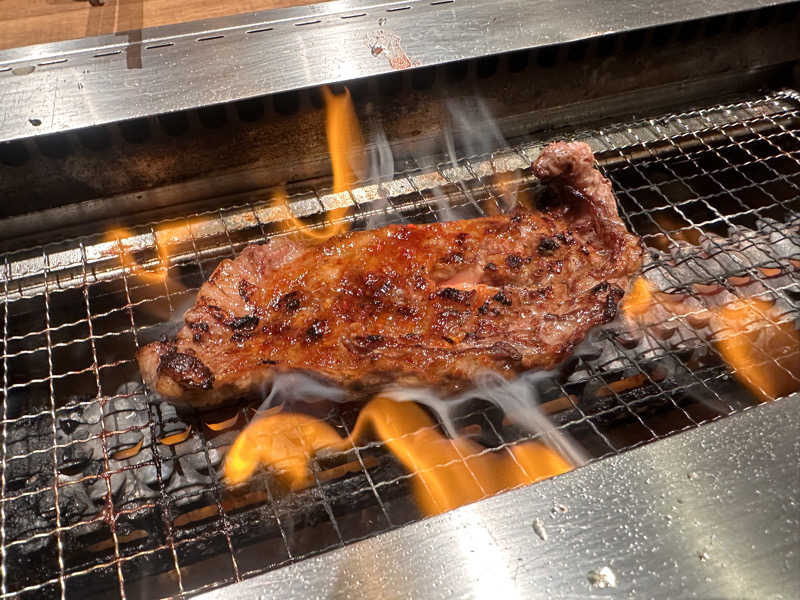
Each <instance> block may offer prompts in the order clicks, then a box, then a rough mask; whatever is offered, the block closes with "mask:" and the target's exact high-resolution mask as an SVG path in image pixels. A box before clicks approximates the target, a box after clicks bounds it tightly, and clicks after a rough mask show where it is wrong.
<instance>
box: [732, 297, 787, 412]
mask: <svg viewBox="0 0 800 600" xmlns="http://www.w3.org/2000/svg"><path fill="white" fill-rule="evenodd" d="M716 316H717V317H718V318H719V320H720V322H721V324H722V327H723V329H724V337H723V338H722V339H721V340H720V341H719V342H718V344H717V347H718V349H719V352H720V354H721V355H722V357H723V358H724V359H725V360H726V361H727V362H728V364H730V365H731V366H732V367H733V368H734V370H735V376H736V378H737V379H738V380H739V381H740V382H741V383H742V384H744V385H745V386H746V387H747V388H748V389H749V390H750V391H751V392H752V393H753V394H754V395H755V396H756V397H758V398H759V399H760V400H761V401H762V402H766V401H769V400H774V399H775V398H779V397H781V396H785V395H788V394H790V393H792V392H794V391H797V390H798V389H800V332H798V331H797V330H796V329H795V328H794V325H793V323H791V322H787V323H780V322H779V321H780V317H779V315H777V314H776V312H775V311H774V310H773V309H771V307H770V305H769V304H768V303H767V302H765V301H763V300H758V299H748V300H739V301H736V302H733V303H731V304H728V305H726V306H724V307H722V308H720V309H719V310H718V311H717V315H716Z"/></svg>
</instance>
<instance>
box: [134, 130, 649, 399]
mask: <svg viewBox="0 0 800 600" xmlns="http://www.w3.org/2000/svg"><path fill="white" fill-rule="evenodd" d="M533 171H534V173H535V174H536V176H537V177H539V178H540V179H541V180H542V181H544V182H546V183H548V184H549V186H548V190H549V195H550V199H549V201H548V202H547V205H548V207H547V208H543V209H541V210H536V211H531V212H524V213H518V214H516V215H514V216H495V217H484V218H478V219H471V220H466V221H454V222H450V223H435V224H430V225H403V226H390V227H385V228H382V229H378V230H374V231H359V232H351V233H347V234H344V235H339V236H336V237H333V238H331V239H329V240H327V241H325V242H323V243H320V244H317V245H308V244H305V243H301V242H297V241H293V240H290V239H288V238H278V239H273V240H271V241H270V242H269V243H267V244H263V245H253V246H249V247H247V248H245V250H244V251H243V252H242V253H241V254H240V255H239V256H238V257H237V258H236V259H235V260H225V261H223V262H222V263H220V265H219V266H218V267H217V269H216V270H215V271H214V273H213V274H212V275H211V277H210V278H209V280H208V281H207V282H206V283H205V284H204V285H203V286H202V287H201V288H200V291H199V293H198V297H197V301H196V303H195V305H194V306H193V307H192V308H191V309H189V311H188V312H187V313H186V315H185V325H184V327H183V328H182V329H181V330H180V331H179V332H178V334H177V337H176V338H175V340H174V341H170V342H161V343H154V344H150V345H148V346H146V347H144V348H143V349H142V350H141V351H140V353H139V357H138V358H139V365H140V368H141V372H142V376H143V378H144V380H145V382H146V383H147V384H148V385H149V386H150V387H151V389H153V390H155V391H156V392H158V394H160V395H161V396H162V397H164V398H166V399H168V400H170V401H172V402H174V403H176V404H183V405H190V406H194V407H208V406H213V405H217V404H219V403H221V402H223V401H226V400H228V399H230V398H232V397H237V396H241V395H244V394H248V393H249V392H251V391H252V390H254V389H259V387H260V386H263V385H265V384H268V383H269V381H270V380H271V378H272V377H273V376H274V374H275V373H276V372H280V371H285V370H290V369H302V370H307V371H310V372H313V373H315V374H317V375H320V376H322V377H325V378H327V379H329V380H331V381H333V382H335V383H338V384H341V385H344V386H346V387H348V388H350V389H353V390H359V389H370V388H373V387H375V386H380V385H383V384H387V383H390V382H394V383H401V384H409V385H432V386H436V387H438V388H440V389H442V390H443V391H455V390H458V389H459V388H461V387H463V386H465V385H468V384H469V383H470V381H471V380H472V378H473V376H474V375H476V374H477V373H479V372H480V371H483V370H492V371H496V372H499V373H501V374H503V375H504V376H506V377H511V376H513V375H514V374H516V373H519V372H522V371H526V370H529V369H534V368H551V367H553V366H555V365H556V364H558V363H559V362H560V361H561V360H563V359H564V358H566V357H567V356H568V355H569V354H570V352H571V351H572V349H573V348H574V347H575V346H576V345H577V344H578V343H580V342H581V341H582V340H583V338H584V337H585V336H586V333H587V332H588V331H589V329H590V328H592V327H593V326H595V325H598V324H601V323H605V322H608V321H610V320H611V319H613V318H614V316H615V314H616V310H617V303H618V302H619V300H620V299H621V298H622V296H623V293H624V290H625V289H626V287H627V284H628V279H629V277H630V276H631V275H632V274H633V273H635V272H636V271H637V270H638V269H639V267H640V265H641V259H642V251H641V247H640V244H639V240H638V238H636V237H635V236H633V235H631V234H630V233H628V232H627V230H626V229H625V227H624V225H623V224H622V222H621V220H620V218H619V215H618V213H617V207H616V201H615V199H614V196H613V194H612V192H611V184H610V183H609V181H608V180H607V179H606V178H605V177H603V176H602V174H600V173H599V172H598V171H597V170H595V169H594V167H593V156H592V152H591V150H590V148H589V147H588V146H587V145H586V144H582V143H557V144H552V145H550V146H548V147H547V148H545V149H544V151H543V152H542V154H541V156H540V157H539V159H538V160H537V161H536V163H535V164H534V165H533ZM261 389H263V387H262V388H261Z"/></svg>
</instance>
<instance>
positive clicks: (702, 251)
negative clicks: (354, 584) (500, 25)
mask: <svg viewBox="0 0 800 600" xmlns="http://www.w3.org/2000/svg"><path fill="white" fill-rule="evenodd" d="M287 98H290V97H288V96H287ZM288 104H289V105H290V104H291V101H289V102H288ZM253 106H257V105H253ZM251 109H252V106H250V105H246V106H245V107H243V110H246V111H249V110H251ZM256 110H257V109H256ZM225 115H226V113H224V112H223V113H218V112H213V111H212V112H210V113H208V117H207V118H209V119H210V121H209V122H210V123H214V122H216V119H218V118H221V117H224V116H225ZM171 126H172V127H175V128H176V131H179V130H180V129H181V128H182V127H183V123H182V121H181V119H176V120H174V121H172V125H171ZM146 131H147V129H146V128H141V129H139V128H131V135H133V136H134V137H135V136H141V135H143V132H146ZM551 135H553V134H547V135H542V134H528V135H522V136H517V137H515V138H513V139H512V140H511V141H510V144H509V146H508V147H507V148H502V149H498V150H497V151H495V152H492V153H491V154H488V155H474V156H466V155H463V154H462V155H460V158H459V160H458V161H457V164H455V165H453V164H452V163H451V162H449V160H447V158H446V157H440V160H439V161H438V162H434V163H432V164H433V166H432V168H430V169H428V170H423V169H419V168H418V167H417V168H414V169H409V170H406V171H403V170H402V169H400V170H399V172H397V173H396V175H395V178H394V180H393V181H391V182H387V183H386V184H385V190H386V196H387V197H388V204H387V205H385V206H383V205H379V204H378V203H377V202H376V198H377V194H375V186H374V185H373V184H370V183H369V182H361V183H360V184H358V185H357V186H356V187H355V188H354V190H353V191H352V192H351V193H347V194H345V195H338V196H337V195H336V194H333V193H332V192H331V189H330V183H329V181H327V180H325V179H314V180H309V181H307V182H305V183H303V184H298V185H296V186H294V187H291V188H290V189H289V190H288V196H289V201H288V207H289V210H290V211H291V212H292V213H293V214H294V215H295V216H296V217H298V218H299V219H300V222H301V223H302V226H308V227H314V226H320V225H323V224H324V223H325V222H326V219H327V218H328V217H327V216H326V215H325V213H324V207H325V206H331V205H333V206H339V205H342V203H344V205H345V206H348V210H349V212H348V214H347V215H346V216H345V217H344V218H345V219H346V220H348V221H350V222H352V224H353V226H354V227H364V226H366V224H368V223H370V222H372V221H371V219H374V217H375V215H376V214H378V213H380V214H381V216H382V220H383V222H384V223H385V222H418V223H419V222H432V221H436V220H438V219H440V218H441V217H442V209H443V206H446V207H447V208H448V209H450V210H455V211H457V214H458V215H459V216H461V217H471V216H478V215H481V214H484V213H486V212H487V211H489V210H497V209H498V208H499V207H500V205H501V204H500V203H501V198H502V196H503V193H504V188H503V186H504V185H505V184H506V183H507V182H508V181H514V182H515V183H517V184H519V190H518V195H519V197H520V198H522V199H524V198H525V197H526V196H528V195H529V196H531V197H532V196H533V195H534V191H535V190H534V188H535V184H534V183H533V182H532V180H531V175H530V172H529V166H530V163H531V160H532V159H533V158H534V157H535V156H536V154H537V152H538V150H539V149H540V148H541V147H542V146H543V144H544V143H546V142H547V140H548V139H549V136H551ZM555 137H559V138H564V137H569V138H572V139H582V140H585V141H588V142H589V143H590V144H591V145H592V147H593V149H594V150H595V153H596V157H597V160H598V164H599V166H600V168H601V169H602V170H603V172H604V173H605V175H606V176H608V177H609V178H610V179H611V181H612V183H613V186H614V190H615V193H616V195H617V198H618V200H619V204H620V212H621V214H622V216H623V218H624V220H625V221H626V224H627V225H628V227H629V228H630V230H631V231H633V232H635V233H636V234H638V235H639V236H641V237H642V239H643V241H644V242H645V244H646V245H647V247H648V252H649V253H650V254H651V256H650V259H649V261H648V263H647V266H646V267H645V271H646V274H647V270H648V269H649V270H651V271H652V272H653V273H656V274H657V273H661V275H659V277H661V279H660V280H659V281H660V290H661V291H662V292H664V293H665V294H676V295H680V296H685V297H691V298H693V299H694V300H696V301H697V302H698V303H701V305H703V306H704V305H706V304H707V303H708V298H709V297H712V296H715V295H717V294H722V293H725V294H729V295H730V297H731V298H732V299H737V300H744V299H748V298H751V297H754V296H755V297H758V298H760V299H762V300H763V301H764V302H765V303H768V304H769V306H771V307H772V308H773V309H774V310H775V312H774V313H770V314H771V315H778V317H777V318H778V319H779V320H780V322H781V323H790V324H795V325H794V326H796V323H797V321H798V316H800V314H799V313H798V300H800V287H799V286H798V280H799V279H800V248H798V246H797V243H798V240H797V232H798V229H800V228H798V218H800V193H798V192H799V191H800V188H799V187H798V186H800V97H799V96H798V95H797V94H796V93H794V92H791V91H782V92H774V93H768V94H762V95H758V96H747V97H745V98H744V99H740V100H737V101H735V102H730V103H725V104H722V105H705V106H703V107H700V108H697V109H692V110H686V111H683V112H681V113H667V114H661V115H657V116H654V117H652V118H648V119H646V120H629V121H625V122H622V123H617V124H610V125H602V126H600V127H597V128H593V129H587V130H584V131H569V132H566V131H561V132H558V133H557V134H555ZM498 175H502V177H499V176H498ZM443 198H444V199H445V200H446V202H444V203H443V202H442V199H443ZM286 217H287V215H286V214H285V213H283V212H281V211H280V210H277V209H276V207H275V205H274V202H273V198H272V196H271V195H270V193H268V192H267V191H265V192H263V193H261V194H260V195H258V194H255V195H249V196H246V197H244V198H242V199H241V201H240V202H238V203H235V202H234V203H231V205H229V206H226V207H224V208H220V209H214V210H206V211H201V212H198V213H192V214H189V215H185V216H183V217H182V218H180V219H177V220H176V219H167V220H160V221H152V222H145V223H141V222H140V223H139V224H137V225H136V226H131V227H129V228H127V229H125V230H123V231H117V232H116V233H115V234H113V235H109V234H108V233H105V232H96V233H94V234H92V235H87V236H82V237H78V238H74V239H68V240H64V241H59V242H54V243H51V244H48V245H45V246H37V247H33V248H30V249H26V250H17V251H13V252H8V253H6V254H4V255H3V256H2V277H0V279H1V280H2V286H3V288H2V289H3V303H2V307H1V308H0V317H1V318H2V328H3V334H2V344H3V345H2V352H3V360H2V367H1V369H2V370H1V371H0V373H2V390H3V414H2V423H3V425H2V457H3V461H2V475H1V476H0V486H2V487H1V489H0V491H1V492H2V498H0V500H1V502H0V543H1V544H2V546H1V547H2V556H1V557H0V559H1V560H2V566H3V569H2V574H3V579H2V590H1V591H2V595H3V596H10V597H37V598H38V597H42V596H50V595H54V596H58V595H59V594H60V593H61V591H62V590H63V591H64V592H65V593H66V594H68V595H69V594H78V593H80V594H82V595H84V596H89V597H103V598H108V597H116V596H120V597H140V596H143V595H149V596H158V597H161V596H171V595H180V594H193V593H197V592H199V591H202V590H205V589H209V588H212V587H217V586H220V585H224V584H226V583H230V582H233V581H237V580H240V579H242V578H245V577H248V576H251V575H253V574H256V573H261V572H264V571H265V570H270V569H274V568H277V567H279V566H282V565H285V564H289V563H292V562H295V561H299V560H302V559H304V558H306V557H308V556H312V555H315V554H319V553H321V552H325V551H327V550H330V549H333V548H337V547H340V546H342V545H343V544H349V543H352V542H354V541H357V540H359V539H363V538H365V537H369V536H373V535H376V534H378V533H381V532H383V531H387V530H389V529H392V528H396V527H400V526H402V525H404V524H406V523H410V522H414V521H417V520H419V519H421V518H422V517H423V515H422V514H421V512H420V510H419V508H418V506H417V504H416V503H415V502H414V500H413V493H412V483H413V478H414V473H409V472H408V471H406V470H405V469H404V468H403V467H402V466H401V465H400V464H399V463H398V462H397V460H396V459H395V458H393V456H392V454H391V453H390V452H388V451H387V450H386V448H385V444H384V443H379V442H371V443H365V444H360V445H359V446H358V447H354V448H352V449H350V450H349V451H346V452H343V453H341V454H339V455H335V456H329V457H325V458H319V459H315V461H314V464H313V466H314V470H313V473H314V482H313V484H312V485H311V486H310V487H308V488H306V489H302V490H299V491H292V492H290V491H288V490H287V489H284V488H283V487H282V486H281V484H280V482H279V481H277V480H276V479H275V478H273V477H271V476H269V475H268V474H265V473H261V474H260V475H259V476H257V477H256V478H255V479H254V480H253V481H252V482H251V483H249V484H248V485H247V486H245V487H244V488H240V489H236V490H235V491H231V490H229V489H227V488H226V487H225V486H224V485H223V484H222V483H221V472H220V469H221V461H222V458H223V456H224V454H225V452H226V450H227V449H228V448H229V446H230V444H231V443H232V442H233V440H234V438H235V437H236V434H237V433H238V432H239V431H241V430H242V428H243V427H244V426H245V424H246V423H247V422H248V421H249V420H250V419H252V417H253V410H252V406H242V407H240V408H238V409H236V410H232V411H220V412H219V413H218V414H214V415H212V416H208V415H198V414H191V413H188V414H186V413H180V414H179V413H178V412H176V411H175V409H174V408H172V407H171V406H169V405H167V404H154V403H152V402H151V400H152V398H151V397H150V396H149V392H148V391H147V390H146V389H144V388H143V386H142V385H141V380H140V378H139V374H138V367H137V365H136V363H135V358H134V355H135V352H136V350H137V348H140V347H141V346H143V345H144V344H146V343H148V342H150V341H153V340H156V339H158V338H160V337H161V336H162V335H164V334H167V333H170V332H171V330H172V329H174V328H175V326H176V319H179V318H180V316H181V315H182V314H183V311H184V310H185V309H186V308H187V307H188V306H189V304H190V303H191V301H192V299H193V297H194V294H195V292H196V290H197V288H198V287H199V286H200V285H201V284H202V282H203V281H204V280H205V279H206V278H207V277H208V275H210V273H211V272H212V271H213V269H214V267H215V266H216V264H217V263H218V262H219V261H220V260H221V259H223V258H227V257H231V256H234V255H235V254H237V253H238V252H239V251H240V250H241V249H242V248H243V247H245V246H246V245H247V244H249V243H253V242H261V241H264V240H265V239H267V238H269V237H270V236H272V235H279V234H280V233H281V232H282V231H283V229H282V228H281V223H282V222H283V221H285V220H286ZM733 259H735V260H733ZM653 277H656V275H655V274H654V275H653ZM670 277H671V278H672V279H671V280H670ZM670 281H672V283H671V284H670ZM717 288H719V289H717ZM696 313H699V311H696ZM702 317H703V315H702V314H688V315H681V316H678V317H674V316H672V317H669V318H665V319H664V321H663V322H659V323H656V325H657V326H658V327H656V328H650V329H649V330H647V331H638V332H637V331H633V332H631V331H620V330H618V329H617V328H615V326H614V324H612V325H611V326H609V327H606V328H603V329H602V330H599V331H597V332H596V333H595V334H594V335H593V338H592V340H591V343H590V344H589V345H588V347H587V349H585V350H582V351H581V352H580V353H579V355H577V356H576V357H575V358H574V359H573V360H571V361H570V364H569V365H568V366H567V367H565V369H564V371H563V372H562V374H561V375H560V376H553V377H552V378H550V379H548V380H547V381H545V382H542V383H540V384H538V388H539V393H540V406H541V408H542V410H543V411H544V412H545V413H546V414H547V415H548V417H549V419H550V420H551V421H552V423H553V424H554V426H555V427H557V428H558V429H560V430H561V431H563V432H565V433H567V434H568V435H569V436H571V437H572V438H573V439H574V440H575V441H576V442H577V443H578V444H579V445H580V446H581V447H582V448H583V449H584V450H585V451H586V453H587V454H588V455H589V457H590V460H600V459H602V458H604V457H607V456H610V455H614V454H618V453H621V452H624V451H626V450H628V449H630V448H634V447H636V446H638V445H641V444H645V443H649V442H652V441H654V440H658V439H660V438H663V437H665V436H669V435H672V434H674V433H676V432H680V431H683V430H686V429H689V428H693V427H696V426H698V425H701V424H703V423H707V422H709V421H712V420H715V419H718V418H721V417H724V416H727V415H730V414H733V413H737V412H740V411H743V410H746V409H747V408H749V407H752V406H754V405H756V404H757V403H759V402H760V399H759V397H758V395H757V394H756V393H754V392H753V391H752V390H751V389H749V388H748V387H747V386H745V385H743V384H742V383H741V381H740V378H738V377H737V373H736V369H735V368H733V367H731V366H730V365H729V364H728V363H727V361H725V360H724V359H723V357H722V355H721V354H720V351H719V345H718V341H719V339H718V338H719V337H720V336H721V335H722V334H721V333H720V332H719V331H717V332H709V331H708V329H707V327H706V326H705V325H703V323H702ZM775 359H776V357H775V356H770V355H769V354H765V355H764V356H763V361H764V364H767V363H770V362H774V361H775ZM781 360H782V361H783V362H782V364H784V365H786V364H793V363H792V361H794V364H796V363H797V361H798V360H800V357H798V356H783V357H781ZM797 373H798V371H794V372H793V373H792V372H791V370H790V372H789V379H790V380H791V379H792V378H795V382H796V377H797ZM798 387H800V385H798ZM293 408H294V409H295V410H298V411H301V412H306V413H308V414H312V415H315V416H317V417H319V418H321V419H323V420H324V421H325V422H327V423H328V424H329V425H330V426H331V427H333V428H334V429H335V430H336V431H337V432H339V433H340V434H341V435H342V437H345V436H346V435H347V434H348V433H349V432H350V431H351V430H352V427H353V425H354V423H355V419H356V416H357V414H358V410H359V408H360V406H359V405H357V404H353V405H336V404H332V403H325V402H316V403H309V404H302V403H298V405H297V406H294V407H293ZM234 417H235V418H234ZM209 423H212V424H213V423H227V426H226V427H220V429H221V430H220V431H215V430H214V429H212V428H210V427H209ZM457 425H458V426H459V428H460V430H461V431H464V432H467V435H469V436H470V437H471V438H472V439H474V440H476V441H478V442H479V443H480V444H481V445H482V446H484V447H485V448H487V449H489V450H488V451H492V452H499V453H501V454H503V453H506V454H508V453H509V452H510V449H511V448H513V447H515V446H517V445H519V444H520V443H522V442H524V441H526V440H527V439H528V437H529V435H528V434H525V433H524V432H523V431H522V430H520V429H519V428H518V427H516V426H514V425H513V423H510V422H509V421H507V420H506V419H504V416H503V415H502V414H500V413H499V412H498V410H497V409H496V408H494V407H492V406H490V405H488V404H482V403H476V404H475V405H474V406H471V407H470V410H468V411H466V414H464V415H462V416H461V417H460V418H459V419H458V420H457ZM187 432H188V433H187ZM184 435H185V439H181V438H182V437H183V436H184ZM470 458H471V457H469V456H467V457H464V464H465V465H466V466H467V469H469V461H470Z"/></svg>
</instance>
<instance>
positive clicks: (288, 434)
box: [225, 413, 342, 490]
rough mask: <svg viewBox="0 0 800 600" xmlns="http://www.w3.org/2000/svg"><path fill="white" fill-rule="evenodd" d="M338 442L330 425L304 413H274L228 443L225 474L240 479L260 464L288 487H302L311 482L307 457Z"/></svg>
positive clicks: (244, 477)
mask: <svg viewBox="0 0 800 600" xmlns="http://www.w3.org/2000/svg"><path fill="white" fill-rule="evenodd" d="M341 442H342V438H340V437H339V435H338V434H337V433H336V431H335V430H334V429H333V428H332V427H331V426H330V425H328V424H327V423H325V422H323V421H319V420H317V419H314V418H313V417H309V416H307V415H303V414H295V413H278V414H272V415H269V416H267V417H263V418H261V419H255V420H254V421H253V422H251V423H250V425H248V426H247V428H245V430H244V431H243V432H242V433H240V434H239V436H238V437H237V438H236V441H235V442H234V443H233V446H231V449H230V451H229V452H228V456H227V457H226V459H225V478H226V479H227V480H228V482H229V483H230V484H231V485H236V484H239V483H244V482H245V481H247V480H248V479H250V477H252V475H253V473H255V471H256V469H257V468H258V467H259V466H262V465H264V466H267V467H269V468H270V470H272V471H273V472H274V473H275V475H276V476H277V477H278V478H279V479H281V480H283V481H284V482H285V483H286V484H287V485H288V486H289V489H292V490H299V489H303V488H306V487H308V486H310V485H311V483H312V482H313V474H312V472H311V467H310V466H309V461H310V459H311V457H312V456H313V455H314V454H316V453H317V452H319V451H320V450H322V449H323V448H328V447H332V446H337V445H339V444H341Z"/></svg>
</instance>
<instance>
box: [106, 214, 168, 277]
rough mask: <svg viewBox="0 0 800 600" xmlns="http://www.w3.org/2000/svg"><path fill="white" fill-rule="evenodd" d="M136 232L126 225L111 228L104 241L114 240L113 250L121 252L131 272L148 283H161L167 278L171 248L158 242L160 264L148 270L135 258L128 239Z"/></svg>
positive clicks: (124, 262)
mask: <svg viewBox="0 0 800 600" xmlns="http://www.w3.org/2000/svg"><path fill="white" fill-rule="evenodd" d="M135 237H136V234H135V233H133V232H132V231H131V230H129V229H126V228H124V227H120V228H117V229H111V230H110V231H108V232H107V233H106V234H105V237H104V238H103V241H105V242H113V243H114V246H113V247H112V249H111V251H112V252H114V253H117V254H119V256H120V260H121V261H122V264H123V266H124V267H126V268H127V269H128V270H129V271H130V273H131V274H133V275H135V276H136V277H138V278H139V279H141V280H142V281H144V282H146V283H161V282H162V281H165V280H166V279H167V274H168V272H169V249H168V248H167V246H166V245H162V244H158V248H157V251H158V266H157V268H156V269H155V270H148V269H145V268H144V267H142V266H141V265H140V264H139V263H137V262H136V259H134V257H133V254H132V253H131V248H130V247H129V244H127V243H126V242H127V240H130V239H132V238H135Z"/></svg>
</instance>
